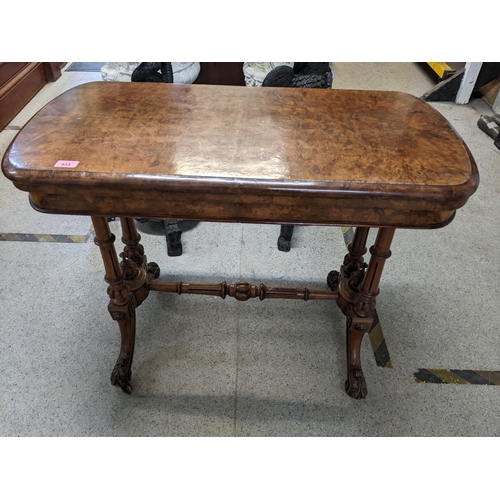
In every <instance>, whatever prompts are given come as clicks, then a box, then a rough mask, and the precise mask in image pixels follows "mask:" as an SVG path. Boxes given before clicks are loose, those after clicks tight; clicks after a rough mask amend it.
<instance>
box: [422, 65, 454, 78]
mask: <svg viewBox="0 0 500 500" xmlns="http://www.w3.org/2000/svg"><path fill="white" fill-rule="evenodd" d="M427 64H428V65H429V66H430V67H431V68H432V71H434V73H436V74H437V75H438V76H439V78H443V76H444V74H445V72H446V71H453V68H451V67H450V66H448V65H447V64H446V63H444V62H428V63H427Z"/></svg>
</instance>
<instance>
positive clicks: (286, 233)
mask: <svg viewBox="0 0 500 500" xmlns="http://www.w3.org/2000/svg"><path fill="white" fill-rule="evenodd" d="M292 235H293V226H290V225H285V224H283V225H282V226H281V231H280V236H279V238H278V250H279V251H280V252H289V251H290V248H291V245H292Z"/></svg>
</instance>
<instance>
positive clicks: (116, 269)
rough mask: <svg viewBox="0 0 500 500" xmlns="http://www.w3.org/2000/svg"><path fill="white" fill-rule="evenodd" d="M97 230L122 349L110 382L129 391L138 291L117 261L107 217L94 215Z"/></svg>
mask: <svg viewBox="0 0 500 500" xmlns="http://www.w3.org/2000/svg"><path fill="white" fill-rule="evenodd" d="M92 223H93V224H94V229H95V234H96V236H95V240H94V241H95V244H96V245H97V246H98V247H99V249H100V251H101V256H102V259H103V262H104V269H105V276H104V279H105V281H106V282H107V283H108V285H109V286H108V295H109V297H110V301H109V305H108V310H109V312H110V314H111V317H112V318H113V319H114V320H115V321H117V322H118V325H119V327H120V334H121V348H120V354H119V356H118V360H117V362H116V365H115V368H114V369H113V372H112V374H111V383H112V384H113V385H117V386H119V387H121V388H122V390H123V391H125V392H126V393H129V394H130V393H131V392H132V386H131V385H130V379H131V374H132V372H131V366H132V360H133V356H134V344H135V308H136V305H137V304H136V298H135V293H134V292H133V291H131V289H130V286H129V282H127V280H126V275H125V273H124V271H123V268H122V266H120V263H119V261H118V257H117V255H116V250H115V245H114V242H115V235H114V234H111V231H110V229H109V225H108V221H107V220H106V218H104V217H92Z"/></svg>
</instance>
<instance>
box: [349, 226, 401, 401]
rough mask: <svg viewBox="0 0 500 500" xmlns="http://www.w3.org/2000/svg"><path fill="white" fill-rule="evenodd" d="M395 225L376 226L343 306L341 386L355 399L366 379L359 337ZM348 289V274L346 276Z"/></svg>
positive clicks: (362, 392) (361, 393)
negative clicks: (362, 267)
mask: <svg viewBox="0 0 500 500" xmlns="http://www.w3.org/2000/svg"><path fill="white" fill-rule="evenodd" d="M394 231H395V229H393V228H382V229H379V231H378V234H377V238H376V240H375V244H374V245H373V246H372V247H371V248H370V253H371V258H370V263H369V265H368V268H367V269H366V272H365V273H364V277H363V279H362V282H361V284H360V285H358V289H359V291H358V293H356V295H355V296H354V300H353V302H350V303H349V304H348V306H347V310H346V315H347V320H346V323H347V328H346V330H347V331H346V335H347V339H346V345H347V380H346V383H345V390H346V392H347V394H348V395H349V396H351V397H353V398H355V399H361V398H364V397H366V394H367V388H366V382H365V378H364V375H363V370H362V368H361V357H360V351H361V341H362V340H363V335H364V334H365V333H366V332H367V331H369V329H370V327H371V325H372V322H373V317H374V314H375V305H376V297H377V295H378V294H379V284H380V278H381V276H382V271H383V269H384V264H385V261H386V260H387V259H388V258H389V257H390V256H391V251H390V246H391V243H392V238H393V236H394ZM350 281H351V283H350V285H349V286H350V287H351V289H352V285H353V284H352V275H351V278H350Z"/></svg>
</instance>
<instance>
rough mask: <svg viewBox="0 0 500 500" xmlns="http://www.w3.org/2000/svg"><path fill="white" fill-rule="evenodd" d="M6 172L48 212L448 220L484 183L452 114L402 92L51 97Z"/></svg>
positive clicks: (135, 86) (388, 222)
mask: <svg viewBox="0 0 500 500" xmlns="http://www.w3.org/2000/svg"><path fill="white" fill-rule="evenodd" d="M61 159H63V160H75V161H79V164H78V166H77V167H76V168H75V169H66V170H65V169H54V164H55V163H56V162H57V161H58V160H61ZM3 169H4V172H5V174H6V175H7V176H8V177H9V178H10V179H12V180H13V181H14V183H15V184H16V186H17V187H19V188H20V189H23V190H26V191H30V192H31V198H32V202H33V204H34V206H35V207H36V208H38V209H39V210H41V211H47V212H54V213H79V214H89V215H90V214H92V213H93V214H99V215H127V216H138V215H139V213H141V214H142V216H153V215H155V216H161V217H163V218H171V219H183V218H184V219H187V218H192V219H201V220H215V221H217V220H218V221H226V220H241V221H252V222H266V221H267V222H276V223H287V222H288V223H292V222H293V223H310V224H313V223H318V224H330V223H338V224H344V223H347V222H348V221H351V222H352V221H356V222H357V224H358V225H379V226H393V227H437V226H440V225H444V224H446V223H448V222H449V221H450V220H451V219H452V217H453V212H454V211H455V210H456V209H457V208H459V207H460V206H462V205H463V204H464V203H465V202H466V200H467V198H468V197H469V196H470V195H471V194H472V193H473V192H474V190H475V189H476V186H477V182H478V175H477V169H476V166H475V163H474V160H473V159H472V157H471V155H470V153H469V152H468V150H467V147H466V146H465V144H464V143H463V141H462V139H461V138H460V137H459V136H458V135H457V134H456V133H455V131H454V130H453V129H452V127H451V126H450V125H449V124H448V122H447V121H446V120H445V119H444V118H443V117H442V116H441V115H440V114H439V113H438V112H437V111H436V110H434V109H433V108H432V107H430V106H429V105H428V104H426V103H424V102H422V101H420V100H419V99H417V98H415V97H413V96H410V95H408V94H404V93H401V92H382V91H350V90H332V91H327V92H325V91H324V90H323V89H294V88H262V87H251V88H246V87H244V88H240V87H224V86H208V85H207V86H205V85H198V86H197V85H164V84H148V85H145V84H143V83H112V82H93V83H89V84H86V85H82V86H79V87H76V88H74V89H71V90H69V91H67V92H66V93H64V94H63V95H61V96H59V97H58V98H56V99H55V100H54V101H52V102H51V103H50V104H48V105H47V106H46V107H45V108H43V109H42V110H41V111H40V112H39V113H38V114H37V115H36V116H35V117H34V118H33V119H32V120H31V121H30V122H29V123H28V124H27V125H26V127H25V128H24V130H23V133H22V134H20V135H19V137H18V138H17V140H16V142H15V143H14V144H13V146H12V147H11V148H10V150H9V151H8V152H7V154H6V156H5V158H4V162H3ZM69 186H71V188H70V187H69ZM110 188H111V189H110ZM69 189H71V190H72V193H73V196H72V197H73V200H72V203H71V204H69V203H67V201H65V200H67V192H68V190H69ZM75 193H78V194H79V197H75ZM167 193H168V197H167V196H165V195H166V194H167ZM187 195H189V196H187ZM201 201H203V202H201ZM270 203H272V204H273V206H274V211H273V214H270V213H269V210H268V208H267V207H268V206H269V204H270Z"/></svg>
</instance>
